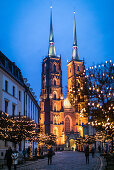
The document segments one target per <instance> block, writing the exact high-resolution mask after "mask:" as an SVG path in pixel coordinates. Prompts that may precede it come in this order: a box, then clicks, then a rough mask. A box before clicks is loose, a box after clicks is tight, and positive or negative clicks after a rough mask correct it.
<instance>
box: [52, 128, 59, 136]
mask: <svg viewBox="0 0 114 170" xmlns="http://www.w3.org/2000/svg"><path fill="white" fill-rule="evenodd" d="M53 133H54V135H56V136H58V129H57V127H55V128H54V130H53Z"/></svg>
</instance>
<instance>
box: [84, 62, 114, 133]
mask: <svg viewBox="0 0 114 170" xmlns="http://www.w3.org/2000/svg"><path fill="white" fill-rule="evenodd" d="M113 75H114V64H113V63H112V62H111V61H110V62H107V61H106V63H105V64H102V65H98V66H94V67H90V68H89V69H86V76H87V82H88V85H89V102H88V107H89V110H88V111H89V116H91V123H92V125H94V126H96V128H97V129H98V130H102V131H104V132H105V134H106V135H107V136H110V135H112V130H113V127H114V114H113V109H114V107H113V100H112V98H113V83H114V81H113Z"/></svg>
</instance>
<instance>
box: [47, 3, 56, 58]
mask: <svg viewBox="0 0 114 170" xmlns="http://www.w3.org/2000/svg"><path fill="white" fill-rule="evenodd" d="M50 8H51V15H50V36H49V51H48V55H49V56H56V52H55V46H54V34H53V24H52V6H51V7H50Z"/></svg>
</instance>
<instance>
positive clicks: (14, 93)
mask: <svg viewBox="0 0 114 170" xmlns="http://www.w3.org/2000/svg"><path fill="white" fill-rule="evenodd" d="M13 96H15V86H13Z"/></svg>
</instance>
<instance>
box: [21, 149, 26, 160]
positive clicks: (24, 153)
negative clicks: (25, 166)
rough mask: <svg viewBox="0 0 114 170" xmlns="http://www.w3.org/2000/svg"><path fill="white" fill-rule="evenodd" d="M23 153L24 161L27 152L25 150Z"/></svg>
mask: <svg viewBox="0 0 114 170" xmlns="http://www.w3.org/2000/svg"><path fill="white" fill-rule="evenodd" d="M22 153H23V157H24V159H25V156H26V150H25V149H23V151H22Z"/></svg>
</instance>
